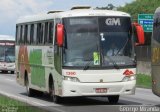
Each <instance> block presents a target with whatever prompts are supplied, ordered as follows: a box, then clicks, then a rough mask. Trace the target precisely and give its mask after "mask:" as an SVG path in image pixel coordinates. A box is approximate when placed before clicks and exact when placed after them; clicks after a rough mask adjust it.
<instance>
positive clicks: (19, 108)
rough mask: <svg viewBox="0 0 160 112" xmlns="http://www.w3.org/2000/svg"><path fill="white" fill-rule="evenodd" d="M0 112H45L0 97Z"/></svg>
mask: <svg viewBox="0 0 160 112" xmlns="http://www.w3.org/2000/svg"><path fill="white" fill-rule="evenodd" d="M0 112H46V111H44V110H42V109H40V108H38V107H33V106H30V105H28V104H26V103H22V102H20V101H16V100H13V99H10V98H8V97H5V96H3V95H0Z"/></svg>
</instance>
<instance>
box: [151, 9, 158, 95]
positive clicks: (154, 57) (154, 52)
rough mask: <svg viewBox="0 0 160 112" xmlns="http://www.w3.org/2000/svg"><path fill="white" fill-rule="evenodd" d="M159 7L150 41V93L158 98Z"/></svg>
mask: <svg viewBox="0 0 160 112" xmlns="http://www.w3.org/2000/svg"><path fill="white" fill-rule="evenodd" d="M159 15H160V7H159V8H157V9H156V11H155V14H154V20H153V33H152V39H151V76H152V91H153V93H154V94H155V95H158V96H160V74H159V73H160V21H159V20H160V17H159Z"/></svg>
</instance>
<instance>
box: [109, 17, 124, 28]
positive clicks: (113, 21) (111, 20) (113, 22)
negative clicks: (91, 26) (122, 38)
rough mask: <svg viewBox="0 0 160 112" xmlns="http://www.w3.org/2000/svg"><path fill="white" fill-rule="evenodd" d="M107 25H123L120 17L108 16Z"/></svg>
mask: <svg viewBox="0 0 160 112" xmlns="http://www.w3.org/2000/svg"><path fill="white" fill-rule="evenodd" d="M106 25H108V26H120V25H121V21H120V18H107V19H106Z"/></svg>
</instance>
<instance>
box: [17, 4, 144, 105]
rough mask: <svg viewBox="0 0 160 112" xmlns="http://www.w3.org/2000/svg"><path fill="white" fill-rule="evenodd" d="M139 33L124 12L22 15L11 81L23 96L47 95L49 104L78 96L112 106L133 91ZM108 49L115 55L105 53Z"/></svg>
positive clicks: (82, 10)
mask: <svg viewBox="0 0 160 112" xmlns="http://www.w3.org/2000/svg"><path fill="white" fill-rule="evenodd" d="M132 26H133V27H134V28H135V29H136V30H135V32H136V33H133V30H132ZM142 30H143V29H142V27H141V26H140V25H138V24H136V23H134V24H132V22H131V16H130V15H129V14H127V13H124V12H119V11H109V10H96V9H91V8H90V7H73V8H72V9H71V10H68V11H50V12H49V13H47V14H41V15H35V16H26V17H22V18H20V19H19V20H18V21H17V24H16V75H17V82H18V83H19V84H21V85H23V86H26V90H27V94H28V96H33V95H34V93H35V90H36V91H41V92H47V93H49V94H50V95H51V97H52V100H53V101H54V102H55V103H59V102H61V100H62V99H63V97H79V96H81V97H88V96H93V97H94V96H102V97H104V96H107V97H108V101H109V102H110V103H117V102H118V100H119V96H120V95H129V94H134V93H135V84H136V75H135V74H136V56H135V51H134V47H135V41H134V40H135V39H134V38H136V40H138V42H137V43H136V44H142V43H143V41H144V40H143V38H144V34H143V33H142V32H141V31H142ZM112 44H114V45H112ZM111 46H114V47H116V49H117V51H115V52H114V55H107V54H108V53H107V51H109V50H110V48H112V47H111Z"/></svg>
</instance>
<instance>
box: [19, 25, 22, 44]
mask: <svg viewBox="0 0 160 112" xmlns="http://www.w3.org/2000/svg"><path fill="white" fill-rule="evenodd" d="M22 33H23V26H22V25H21V26H20V37H19V44H21V43H22Z"/></svg>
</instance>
